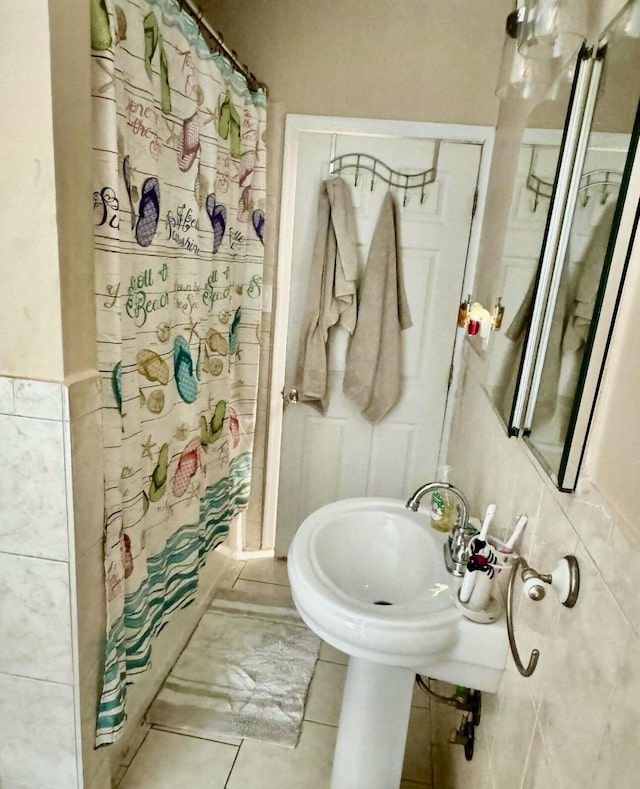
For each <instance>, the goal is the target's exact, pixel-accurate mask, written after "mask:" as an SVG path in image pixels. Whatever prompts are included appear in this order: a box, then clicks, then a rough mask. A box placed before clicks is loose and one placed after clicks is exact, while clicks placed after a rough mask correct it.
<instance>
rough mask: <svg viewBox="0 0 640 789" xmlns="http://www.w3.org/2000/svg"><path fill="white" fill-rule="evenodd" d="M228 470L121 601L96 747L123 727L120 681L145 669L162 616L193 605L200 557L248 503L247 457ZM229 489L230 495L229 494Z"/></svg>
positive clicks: (108, 651)
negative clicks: (194, 519) (192, 521)
mask: <svg viewBox="0 0 640 789" xmlns="http://www.w3.org/2000/svg"><path fill="white" fill-rule="evenodd" d="M230 471H231V473H230V475H229V476H228V477H224V478H223V479H221V480H220V481H219V482H218V483H216V484H215V485H211V486H210V487H209V488H208V489H207V491H206V493H205V495H204V496H203V497H202V501H201V509H200V522H199V523H198V524H197V525H195V526H194V525H187V526H184V527H183V528H182V529H180V530H179V531H178V532H176V533H175V534H174V535H172V537H171V539H170V540H169V541H168V542H167V545H166V548H165V550H164V551H162V552H161V553H160V554H158V555H157V556H153V557H150V558H149V559H147V565H148V567H149V578H148V584H146V585H143V586H141V587H140V588H139V589H137V590H136V591H135V592H134V593H132V594H130V595H127V596H126V598H125V610H124V615H123V616H122V617H120V618H119V619H118V620H117V621H116V622H115V623H114V624H113V626H112V628H111V629H110V631H109V635H108V639H107V647H106V667H105V675H104V676H105V679H104V690H103V696H102V700H101V703H100V709H99V711H98V723H97V738H96V744H97V745H106V744H108V743H110V742H112V741H113V739H112V738H113V735H114V734H115V733H117V732H119V731H120V730H121V729H122V727H123V726H124V722H125V718H126V716H125V706H126V686H125V683H124V682H123V679H124V678H125V677H126V676H127V675H133V674H136V673H140V672H142V671H144V670H145V669H146V668H147V667H148V665H149V660H150V657H151V644H152V639H153V637H154V636H155V635H156V634H157V633H158V631H159V630H160V628H161V627H162V626H163V625H164V623H165V622H166V620H167V616H168V614H170V613H171V612H172V611H174V610H176V609H178V608H185V607H186V606H188V605H189V604H190V603H192V602H193V600H194V597H195V593H196V589H197V585H198V570H199V568H200V566H201V565H202V563H203V562H204V558H205V555H206V553H207V552H208V551H209V550H213V549H214V548H215V547H217V546H218V545H220V544H221V543H222V542H224V540H225V538H226V536H227V534H228V532H229V523H230V521H231V520H232V519H233V517H234V516H235V514H236V512H238V511H239V510H240V509H241V508H242V507H244V506H246V504H247V502H248V500H249V490H250V474H251V455H250V453H245V454H243V455H239V456H238V457H237V458H235V459H234V461H233V462H232V464H231V470H230ZM230 490H232V491H233V492H232V493H231V495H230V496H229V491H230ZM151 589H156V590H170V593H169V594H165V593H164V591H162V592H156V593H153V592H151V591H150V590H151ZM123 668H124V670H123Z"/></svg>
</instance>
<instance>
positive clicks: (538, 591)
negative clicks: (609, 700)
mask: <svg viewBox="0 0 640 789" xmlns="http://www.w3.org/2000/svg"><path fill="white" fill-rule="evenodd" d="M520 567H522V572H521V573H520V575H521V577H522V580H523V582H524V591H525V594H526V595H527V596H528V597H529V599H530V600H534V601H536V602H537V601H538V600H542V599H543V597H544V596H545V594H546V586H545V584H547V585H550V586H551V588H552V589H554V591H555V592H556V594H557V595H558V598H559V599H560V602H561V603H562V605H563V606H565V608H573V606H574V605H575V604H576V602H577V600H578V593H579V591H580V567H579V565H578V560H577V559H576V557H575V556H573V555H572V554H570V555H567V556H563V557H562V559H561V560H560V561H559V562H558V564H557V566H556V568H555V570H554V571H553V572H552V573H539V572H537V571H536V570H534V569H533V567H530V566H529V565H528V563H527V561H526V560H525V559H524V558H523V557H522V556H518V557H516V558H515V560H514V562H513V567H512V569H511V574H510V575H509V585H508V586H507V636H508V638H509V647H510V648H511V654H512V656H513V661H514V663H515V664H516V668H517V669H518V671H519V672H520V673H521V674H522V676H523V677H530V676H531V675H532V674H533V672H534V671H535V670H536V666H537V665H538V659H539V657H540V650H539V649H534V650H532V652H531V656H530V657H529V662H528V663H527V665H526V666H525V665H524V663H523V662H522V660H521V659H520V653H519V652H518V647H517V646H516V638H515V632H514V628H513V589H514V586H515V580H516V576H517V575H518V570H519V569H520Z"/></svg>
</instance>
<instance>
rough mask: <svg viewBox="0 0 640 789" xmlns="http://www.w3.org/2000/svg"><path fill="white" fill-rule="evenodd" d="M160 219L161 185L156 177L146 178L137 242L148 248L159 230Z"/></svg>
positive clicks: (141, 199) (137, 228)
mask: <svg viewBox="0 0 640 789" xmlns="http://www.w3.org/2000/svg"><path fill="white" fill-rule="evenodd" d="M159 219H160V184H159V183H158V179H157V178H156V177H155V176H151V177H150V178H146V179H145V182H144V183H143V184H142V197H141V198H140V207H139V213H138V223H137V225H136V241H137V242H138V244H140V246H141V247H148V246H149V244H151V242H152V241H153V237H154V235H155V234H156V230H157V229H158V221H159Z"/></svg>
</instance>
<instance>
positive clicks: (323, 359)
mask: <svg viewBox="0 0 640 789" xmlns="http://www.w3.org/2000/svg"><path fill="white" fill-rule="evenodd" d="M357 276H358V248H357V237H356V227H355V219H354V216H353V206H352V203H351V193H350V191H349V186H348V185H347V183H346V182H345V181H343V180H342V178H331V179H329V180H328V181H324V182H323V183H322V185H321V187H320V196H319V198H318V228H317V231H316V238H315V244H314V247H313V258H312V261H311V270H310V274H309V286H308V290H307V303H306V308H305V315H304V319H303V324H302V332H301V335H300V348H299V352H298V364H297V371H296V382H295V384H296V388H297V389H298V397H299V399H300V401H301V402H305V403H309V404H310V405H313V406H315V407H316V408H318V409H319V410H320V411H321V412H322V413H324V411H325V408H326V405H327V341H328V338H329V329H330V328H331V327H332V326H335V325H336V324H338V325H340V326H343V327H344V328H345V329H346V330H347V331H348V332H349V334H353V330H354V328H355V325H356V315H357V302H356V279H357Z"/></svg>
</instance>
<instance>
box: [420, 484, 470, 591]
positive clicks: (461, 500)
mask: <svg viewBox="0 0 640 789" xmlns="http://www.w3.org/2000/svg"><path fill="white" fill-rule="evenodd" d="M434 490H446V491H448V492H449V493H451V494H453V495H454V496H455V497H456V498H457V499H458V505H457V509H458V517H457V519H456V524H455V526H454V527H453V528H452V529H451V531H450V532H449V539H448V540H447V542H445V544H444V563H445V566H446V568H447V570H448V571H449V572H450V573H451V574H452V575H458V576H462V575H464V571H465V568H466V566H467V562H468V561H469V555H470V549H471V541H472V539H473V538H474V537H475V535H476V534H477V530H476V529H474V528H473V526H469V523H468V519H469V504H468V503H467V499H466V498H465V496H464V494H463V493H462V491H460V490H458V488H456V487H455V485H451V484H450V483H449V482H427V483H426V484H425V485H421V486H420V487H419V488H418V490H416V492H415V493H413V494H412V495H411V496H409V500H408V501H407V504H406V506H407V509H409V510H412V511H413V512H417V511H418V507H419V506H420V500H421V499H422V497H423V496H424V495H426V494H427V493H432V492H433V491H434Z"/></svg>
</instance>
